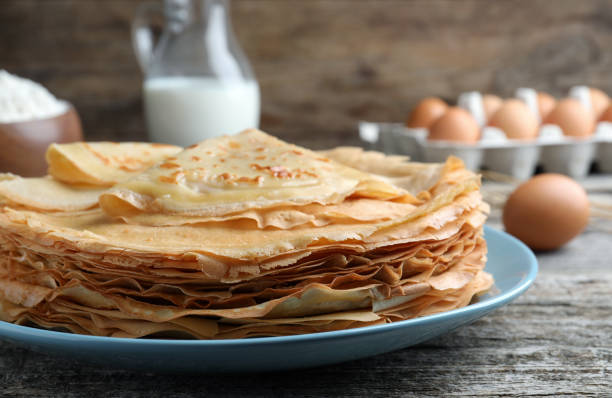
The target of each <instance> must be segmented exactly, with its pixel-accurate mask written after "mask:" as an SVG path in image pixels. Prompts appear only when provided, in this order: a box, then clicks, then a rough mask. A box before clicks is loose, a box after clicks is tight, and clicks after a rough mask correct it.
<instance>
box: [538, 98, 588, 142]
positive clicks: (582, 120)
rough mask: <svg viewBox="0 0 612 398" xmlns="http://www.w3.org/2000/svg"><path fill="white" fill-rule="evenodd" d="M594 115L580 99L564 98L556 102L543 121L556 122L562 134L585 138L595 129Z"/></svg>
mask: <svg viewBox="0 0 612 398" xmlns="http://www.w3.org/2000/svg"><path fill="white" fill-rule="evenodd" d="M595 120H596V119H595V116H594V115H593V113H592V112H589V111H588V110H587V109H586V108H585V107H584V106H583V105H582V103H581V102H580V101H578V100H577V99H574V98H564V99H562V100H560V101H559V102H557V105H556V106H555V108H554V109H553V110H552V111H551V112H550V113H549V114H548V116H547V117H546V119H545V120H544V123H548V124H556V125H557V126H559V127H560V128H561V130H562V131H563V134H564V135H566V136H571V137H575V138H587V137H589V136H591V135H592V134H593V131H594V130H595Z"/></svg>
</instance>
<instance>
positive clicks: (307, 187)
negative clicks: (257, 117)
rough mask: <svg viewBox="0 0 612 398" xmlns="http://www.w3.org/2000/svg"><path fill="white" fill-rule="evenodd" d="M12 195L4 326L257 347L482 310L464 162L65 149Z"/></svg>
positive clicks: (479, 221) (248, 139) (272, 147)
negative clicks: (477, 305)
mask: <svg viewBox="0 0 612 398" xmlns="http://www.w3.org/2000/svg"><path fill="white" fill-rule="evenodd" d="M47 161H48V163H49V174H50V175H49V176H46V177H43V178H21V177H18V176H14V175H3V176H2V178H1V179H2V181H0V195H1V200H2V203H1V207H0V251H1V252H2V253H1V255H0V319H2V320H5V321H9V322H15V323H18V324H34V325H38V326H40V327H45V328H54V329H55V328H58V329H63V330H66V329H67V330H69V331H72V332H75V333H83V334H93V335H100V336H116V337H143V336H165V337H191V338H200V339H225V338H244V337H252V336H279V335H291V334H301V333H313V332H323V331H330V330H338V329H346V328H353V327H360V326H367V325H374V324H382V323H387V322H394V321H399V320H404V319H409V318H413V317H418V316H424V315H428V314H433V313H438V312H442V311H448V310H451V309H455V308H458V307H461V306H465V305H467V304H469V302H470V301H471V300H472V298H473V297H474V296H476V295H478V294H480V293H482V292H484V291H486V290H487V289H489V288H490V286H491V285H492V283H493V281H492V278H491V276H490V275H489V274H487V273H486V272H484V271H483V268H484V264H485V260H486V243H485V241H484V239H483V237H482V225H483V223H484V221H485V218H486V213H487V206H486V205H485V204H484V203H483V202H482V200H481V195H480V192H479V187H480V180H479V177H478V176H477V175H475V174H473V173H471V172H469V171H467V170H466V169H465V168H464V167H463V164H462V163H461V161H459V160H457V159H453V158H451V159H449V160H448V161H447V162H446V163H445V164H419V163H410V162H407V161H406V159H404V158H402V157H397V156H385V155H383V154H380V153H376V152H364V151H362V150H361V149H357V148H337V149H334V150H331V151H327V152H321V153H315V152H312V151H309V150H307V149H304V148H300V147H297V146H294V145H290V144H287V143H285V142H282V141H280V140H278V139H276V138H273V137H271V136H269V135H267V134H265V133H263V132H261V131H257V130H248V131H245V132H243V133H241V134H238V135H235V136H226V137H220V138H216V139H212V140H207V141H203V142H201V143H200V144H197V145H194V146H192V147H189V148H186V149H184V150H183V149H182V148H178V147H173V146H165V145H155V144H144V143H143V144H114V143H89V144H87V143H76V144H63V145H52V146H51V147H50V148H49V150H48V152H47Z"/></svg>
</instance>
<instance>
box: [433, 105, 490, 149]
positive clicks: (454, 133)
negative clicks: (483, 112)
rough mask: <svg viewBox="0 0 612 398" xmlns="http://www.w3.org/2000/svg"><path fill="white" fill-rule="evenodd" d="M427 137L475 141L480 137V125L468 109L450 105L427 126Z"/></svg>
mask: <svg viewBox="0 0 612 398" xmlns="http://www.w3.org/2000/svg"><path fill="white" fill-rule="evenodd" d="M427 138H428V139H430V140H444V141H456V142H476V141H478V139H479V138H480V127H479V126H478V123H477V122H476V119H474V117H473V116H472V115H471V114H470V113H469V112H468V111H466V110H465V109H463V108H459V107H458V106H451V107H449V108H448V110H447V111H446V113H445V114H444V115H443V116H442V117H441V118H439V119H438V120H436V122H435V123H434V124H433V125H432V126H431V127H430V128H429V135H428V136H427Z"/></svg>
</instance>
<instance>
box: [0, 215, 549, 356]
mask: <svg viewBox="0 0 612 398" xmlns="http://www.w3.org/2000/svg"><path fill="white" fill-rule="evenodd" d="M484 234H485V239H486V235H487V234H492V235H495V234H498V235H499V236H500V237H501V238H503V239H507V240H509V241H510V242H512V243H513V244H515V245H518V246H521V248H522V249H524V250H523V251H524V253H525V254H526V256H527V259H528V264H526V266H527V268H528V272H527V274H526V275H525V277H524V279H523V280H522V281H520V283H518V284H517V285H515V286H514V287H512V288H511V289H510V290H508V291H507V292H505V293H503V294H500V295H496V296H494V297H491V298H489V299H486V300H483V301H481V302H478V303H474V304H470V305H467V306H465V307H461V308H458V309H454V310H451V311H445V312H441V313H438V314H433V315H427V316H424V317H419V318H413V319H406V320H403V321H397V322H392V323H386V324H382V325H372V326H363V327H358V328H352V329H344V330H335V331H329V332H320V333H307V334H300V335H292V336H274V337H253V338H248V339H227V340H195V339H194V340H187V339H174V340H173V339H148V338H147V339H137V338H129V337H107V336H93V335H83V334H75V333H68V332H59V331H54V330H47V329H39V328H34V327H29V326H22V325H15V324H13V323H10V322H5V321H0V338H5V339H6V338H8V339H12V340H13V341H15V340H18V341H20V342H21V341H22V340H20V339H18V338H16V337H13V334H15V335H20V336H22V337H26V336H27V337H29V338H36V339H39V338H40V339H45V340H47V342H50V341H51V340H52V341H55V342H58V343H59V342H61V341H66V340H69V341H70V343H72V344H81V343H82V344H89V343H93V344H111V345H122V346H124V345H129V346H139V347H141V346H157V347H163V346H175V347H193V346H197V347H198V348H204V347H223V346H227V347H240V346H251V345H276V344H294V343H303V342H308V341H310V340H317V341H318V340H335V339H345V338H350V337H361V336H363V335H368V334H377V333H383V332H391V331H394V330H396V329H401V328H404V327H410V326H415V325H419V326H423V325H428V324H431V323H436V322H443V321H445V320H448V319H449V318H454V317H456V316H460V315H462V314H464V313H468V314H469V313H471V312H479V310H486V309H489V310H493V309H495V308H498V307H500V306H502V305H504V304H506V303H507V302H509V301H512V300H513V299H515V298H517V297H519V296H520V295H521V294H523V293H524V292H525V291H526V290H527V289H528V288H529V286H531V284H532V283H533V281H534V280H535V278H536V276H537V274H538V268H539V267H538V261H537V258H536V256H535V254H534V253H533V251H532V250H531V249H529V248H528V247H527V246H526V245H525V244H524V243H523V242H521V241H520V240H518V239H517V238H515V237H513V236H512V235H510V234H508V233H506V232H504V231H501V230H498V229H495V228H492V227H489V226H487V225H485V226H484ZM487 312H488V311H487ZM6 332H8V333H6ZM7 334H10V336H9V335H7Z"/></svg>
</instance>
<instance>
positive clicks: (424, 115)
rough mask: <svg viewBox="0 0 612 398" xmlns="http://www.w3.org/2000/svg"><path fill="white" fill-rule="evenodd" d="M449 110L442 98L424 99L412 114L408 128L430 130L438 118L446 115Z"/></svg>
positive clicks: (407, 122) (409, 117)
mask: <svg viewBox="0 0 612 398" xmlns="http://www.w3.org/2000/svg"><path fill="white" fill-rule="evenodd" d="M447 109H448V105H447V104H446V102H444V101H443V100H441V99H440V98H437V97H428V98H424V99H422V100H421V101H420V102H419V103H418V104H417V106H416V107H415V108H414V109H413V110H412V112H410V115H409V116H408V120H407V121H406V126H408V127H410V128H429V127H430V126H431V125H432V124H433V123H434V122H435V121H436V120H438V118H440V117H441V116H442V115H444V113H445V112H446V110H447Z"/></svg>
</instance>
